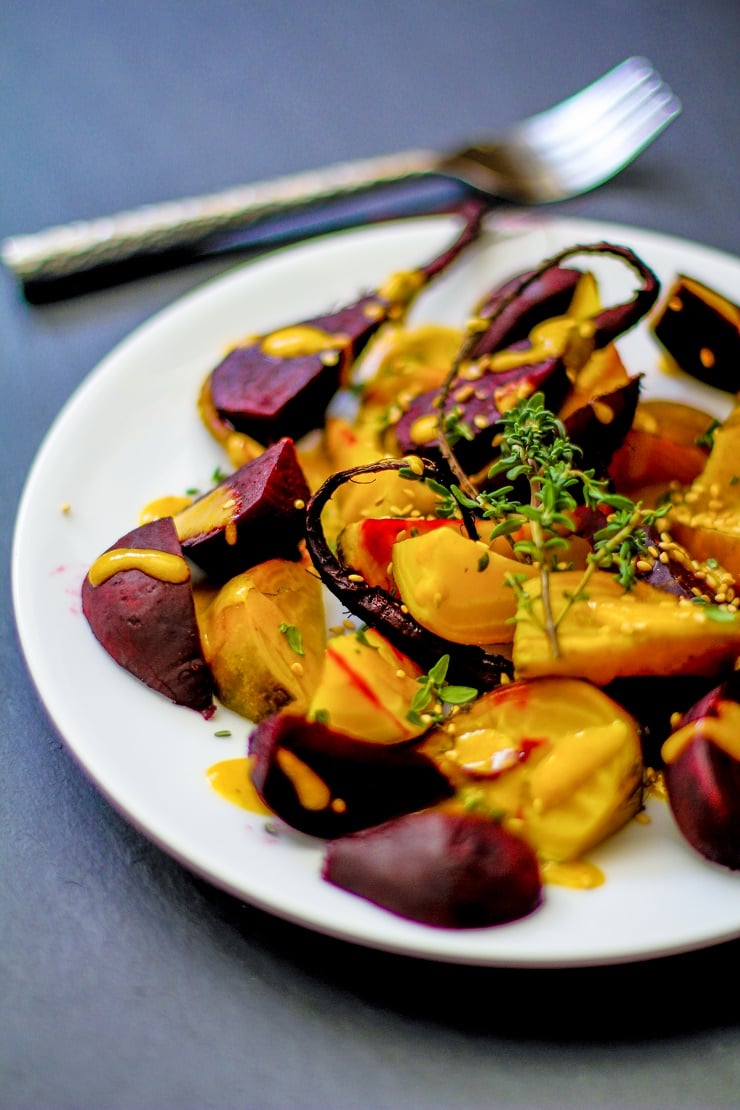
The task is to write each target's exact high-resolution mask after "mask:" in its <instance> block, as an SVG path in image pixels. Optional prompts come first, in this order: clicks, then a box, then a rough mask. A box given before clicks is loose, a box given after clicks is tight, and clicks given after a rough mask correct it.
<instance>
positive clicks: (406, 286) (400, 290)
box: [378, 270, 424, 303]
mask: <svg viewBox="0 0 740 1110" xmlns="http://www.w3.org/2000/svg"><path fill="white" fill-rule="evenodd" d="M423 284H424V275H423V273H422V272H421V270H399V271H398V272H397V273H395V274H391V275H390V277H388V278H386V280H385V281H384V282H383V284H382V285H381V287H380V289H379V290H378V296H379V297H380V298H381V299H382V300H384V301H391V302H393V303H398V302H399V301H401V302H404V303H405V302H406V301H410V300H411V298H412V297H414V296H416V294H417V293H418V292H419V290H420V289H421V287H422V285H423Z"/></svg>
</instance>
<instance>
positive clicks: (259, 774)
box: [249, 713, 453, 837]
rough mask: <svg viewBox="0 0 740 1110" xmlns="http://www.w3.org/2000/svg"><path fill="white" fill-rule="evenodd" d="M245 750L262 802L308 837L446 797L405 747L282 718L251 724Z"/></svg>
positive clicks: (434, 774)
mask: <svg viewBox="0 0 740 1110" xmlns="http://www.w3.org/2000/svg"><path fill="white" fill-rule="evenodd" d="M249 751H250V755H251V757H252V760H251V771H250V774H251V778H252V782H253V784H254V786H255V789H256V790H257V793H258V794H259V796H260V797H261V799H262V800H263V802H264V803H265V805H267V806H268V808H269V809H271V810H272V811H273V813H275V814H277V816H278V817H280V818H281V819H282V820H283V821H285V823H286V824H288V825H290V826H291V827H292V828H294V829H298V831H299V832H303V833H307V834H308V835H309V836H321V837H335V836H343V835H344V834H345V833H349V832H354V831H356V830H358V829H364V828H368V827H369V826H371V825H377V824H380V823H381V822H383V821H386V820H388V819H389V818H391V817H396V816H398V815H400V814H403V813H408V812H410V811H411V810H415V809H420V808H423V807H424V806H430V805H433V804H435V803H436V802H439V801H442V800H443V799H445V798H448V797H450V796H451V795H452V793H453V790H452V786H451V785H450V783H449V781H448V780H447V779H446V778H445V776H444V775H443V774H442V773H441V771H439V770H438V768H437V766H436V764H435V763H434V762H433V761H432V760H431V759H429V758H428V757H427V756H425V755H423V754H422V753H421V752H418V751H417V750H416V749H415V748H413V747H411V746H409V745H408V744H400V745H393V744H390V745H389V744H374V743H372V742H370V741H364V740H356V739H353V738H352V737H350V736H346V735H345V734H344V733H341V732H336V731H335V730H334V729H332V728H330V727H328V726H327V725H324V724H321V723H320V722H319V721H309V720H307V719H306V718H304V717H298V716H292V715H290V714H288V713H285V714H281V715H277V716H274V717H269V718H268V719H267V720H265V721H263V722H261V723H260V724H259V725H257V727H256V728H255V730H254V731H253V733H252V735H251V737H250V742H249Z"/></svg>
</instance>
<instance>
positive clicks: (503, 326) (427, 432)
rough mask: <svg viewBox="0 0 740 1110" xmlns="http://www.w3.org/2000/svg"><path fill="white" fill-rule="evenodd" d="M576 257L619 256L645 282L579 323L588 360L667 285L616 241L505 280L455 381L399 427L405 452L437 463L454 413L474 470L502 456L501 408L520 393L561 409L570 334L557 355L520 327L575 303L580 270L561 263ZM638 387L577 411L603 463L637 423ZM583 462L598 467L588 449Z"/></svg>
mask: <svg viewBox="0 0 740 1110" xmlns="http://www.w3.org/2000/svg"><path fill="white" fill-rule="evenodd" d="M577 254H603V255H609V256H613V257H615V258H618V259H620V260H621V261H622V262H624V263H625V265H627V266H628V267H630V268H631V269H633V270H634V271H635V272H636V273H637V274H638V276H639V278H640V279H641V281H642V287H641V288H640V289H639V290H638V291H637V292H636V293H635V295H634V297H633V298H632V299H631V300H630V301H627V302H624V303H622V304H619V305H615V306H612V307H611V308H606V309H602V310H600V311H598V312H596V313H595V314H594V315H593V316H592V317H591V318H589V319H587V320H583V321H581V323H580V325H579V329H578V333H579V339H578V343H579V345H580V347H582V350H580V347H579V360H580V362H581V363H584V362H585V361H586V360H587V359H588V357H589V355H590V354H591V353H593V352H594V351H599V350H602V349H603V348H604V347H606V346H607V345H608V344H609V343H611V342H612V341H613V340H614V339H617V338H618V337H619V336H620V335H621V334H622V333H623V332H625V331H627V330H628V329H629V328H631V327H633V326H634V325H635V324H636V323H637V322H638V321H639V320H640V319H641V318H642V316H644V315H645V313H646V312H647V311H648V310H649V309H650V308H651V306H652V305H653V303H654V302H655V299H656V297H657V295H658V291H659V285H658V281H657V278H656V277H655V275H654V274H653V272H652V271H651V270H650V269H649V268H648V267H647V266H646V265H645V264H644V263H643V262H642V261H641V260H640V259H639V258H638V257H637V256H636V255H635V254H633V253H632V251H630V250H629V249H628V248H626V247H619V246H614V245H612V244H609V243H596V244H592V245H588V246H576V247H572V248H569V249H568V250H565V251H562V252H561V253H560V254H559V255H558V256H557V257H555V258H553V259H550V260H549V261H547V262H545V263H543V264H542V266H540V267H539V268H538V269H536V270H531V271H528V272H527V273H526V274H522V275H521V276H520V277H519V278H515V279H513V280H512V281H509V282H507V284H506V285H505V286H503V287H502V288H501V289H500V290H498V291H497V293H495V294H493V295H492V296H491V297H490V298H489V300H488V301H487V302H486V303H485V304H484V305H483V306H482V310H481V312H480V314H479V316H478V317H477V318H476V321H475V324H476V327H474V328H473V329H472V330H471V334H470V336H469V338H468V339H467V340H466V341H465V343H464V344H463V346H462V349H461V350H460V352H459V354H458V357H457V359H456V360H455V364H454V367H453V369H452V371H451V374H450V378H449V379H448V380H447V381H446V382H445V384H444V385H443V386H442V387H441V388H440V389H439V390H433V391H430V392H427V393H424V394H421V395H420V396H419V397H416V398H414V399H413V400H412V402H411V404H410V405H409V406H408V408H407V410H406V411H405V412H404V414H403V415H402V416H401V418H400V419H399V420H398V422H397V423H396V425H395V426H394V428H393V433H394V435H395V438H396V444H397V447H398V451H399V453H401V454H404V453H409V452H412V451H416V452H419V453H421V454H423V455H425V456H426V457H428V458H433V459H436V458H438V457H439V455H440V453H441V454H445V453H446V452H445V451H443V446H444V445H440V443H439V440H438V438H437V425H438V422H439V418H440V410H442V412H443V413H444V415H445V417H453V416H454V417H456V418H457V421H458V426H460V427H462V428H464V434H463V436H462V438H460V439H458V441H457V442H456V444H455V455H456V458H457V461H458V463H459V465H460V467H461V469H462V470H463V471H465V472H466V473H468V474H471V473H473V472H475V471H476V470H480V469H481V468H482V467H484V466H485V465H486V464H487V463H488V462H490V461H491V460H492V458H493V456H494V453H495V452H494V448H493V447H492V440H493V438H494V435H495V431H496V427H497V424H498V423H499V421H500V419H501V415H502V413H503V412H504V411H506V410H508V409H510V408H512V407H513V405H514V404H516V402H517V401H518V400H519V399H521V398H523V397H528V396H531V395H532V394H533V393H535V392H538V391H540V392H542V393H544V395H545V403H546V405H547V407H548V408H549V409H551V410H553V411H557V410H558V409H559V408H560V406H561V405H562V403H563V402H564V400H565V397H566V394H567V393H568V390H569V388H570V381H569V378H568V376H567V374H566V365H565V363H566V351H565V336H564V337H563V341H562V344H561V345H562V346H563V350H562V351H560V350H558V349H557V347H556V349H555V352H554V353H553V352H552V349H550V350H547V349H546V348H545V347H538V346H537V344H536V343H531V342H530V340H529V339H527V338H523V337H522V335H521V332H522V331H523V329H524V327H525V326H526V324H527V323H531V324H532V325H534V324H538V323H540V324H541V323H544V321H545V320H547V319H548V316H547V315H546V313H547V312H549V311H551V310H552V309H553V308H554V306H556V305H560V304H562V303H563V301H565V303H566V306H567V304H568V303H569V299H570V296H571V295H572V291H573V289H574V288H575V284H576V283H577V280H578V275H577V271H571V270H568V269H566V268H563V267H561V265H560V263H561V262H563V261H564V260H565V259H566V258H569V257H571V256H573V255H577ZM574 273H575V274H576V277H575V278H573V276H572V275H573V274H574ZM543 313H544V315H543ZM483 325H485V326H483ZM569 357H570V356H569ZM502 359H503V360H504V361H502ZM638 389H639V385H638V380H637V379H635V380H634V382H631V383H629V384H628V386H627V387H625V388H623V389H620V390H615V391H613V393H609V394H608V395H607V396H605V397H604V398H600V399H599V400H600V401H603V405H602V406H601V407H597V406H596V405H590V406H586V407H585V409H583V410H581V412H579V413H575V414H573V418H572V422H573V424H574V425H575V426H576V427H577V429H578V431H579V433H580V435H581V438H582V439H583V440H584V444H585V448H588V450H589V451H590V452H591V453H592V454H594V456H595V459H596V463H598V464H599V465H600V466H601V467H602V468H603V467H604V466H606V464H607V463H608V462H609V460H610V458H611V455H612V453H613V451H614V450H615V449H616V447H617V446H619V444H620V443H621V440H622V438H623V436H624V434H625V433H626V431H627V428H628V427H629V422H630V421H631V418H632V416H633V415H634V409H635V406H636V404H637V393H638ZM607 410H609V411H611V414H612V417H611V418H612V421H613V423H614V427H613V428H612V429H610V430H609V432H608V434H605V431H604V429H605V427H606V426H607V425H606V422H605V421H604V422H602V421H600V420H599V417H598V415H597V414H602V415H606V413H607ZM615 417H617V418H618V419H614V418H615ZM594 432H595V434H594ZM576 442H577V440H576ZM579 446H580V444H579ZM585 448H584V449H585ZM585 465H591V463H590V460H589V459H588V455H586V463H585Z"/></svg>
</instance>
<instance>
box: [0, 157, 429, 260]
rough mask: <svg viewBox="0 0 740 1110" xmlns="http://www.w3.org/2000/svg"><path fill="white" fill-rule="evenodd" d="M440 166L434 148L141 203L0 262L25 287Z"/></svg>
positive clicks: (50, 232)
mask: <svg viewBox="0 0 740 1110" xmlns="http://www.w3.org/2000/svg"><path fill="white" fill-rule="evenodd" d="M440 161H441V159H440V156H439V154H437V153H434V152H433V151H428V150H410V151H406V152H404V153H401V154H393V155H389V156H385V157H380V158H367V159H363V160H360V161H356V162H342V163H338V164H336V165H333V166H327V167H324V168H322V169H319V170H312V171H309V172H307V173H297V174H290V175H288V176H286V177H279V178H274V179H272V180H268V181H260V182H257V183H256V184H254V185H243V186H239V187H238V188H235V189H228V190H226V191H224V192H219V193H213V194H210V195H207V196H201V197H192V198H186V199H183V200H175V201H167V202H165V203H162V204H151V205H146V206H144V207H141V208H136V209H133V210H132V211H130V212H122V213H119V214H118V215H116V216H107V217H103V218H101V219H96V220H88V221H81V222H78V223H73V224H67V225H64V226H60V227H51V228H48V229H47V230H45V231H40V232H36V233H35V234H33V235H18V236H15V237H13V238H10V239H6V240H5V242H4V243H3V244H2V261H3V262H4V264H5V265H6V266H7V267H8V268H9V269H10V270H12V271H13V273H15V275H16V276H17V277H18V278H19V279H20V280H21V281H24V282H26V281H33V280H45V279H52V278H59V277H64V276H65V275H69V274H76V273H80V272H84V271H85V270H92V269H95V268H97V267H98V266H105V265H109V264H115V263H117V262H121V261H124V260H127V259H130V258H132V257H134V256H136V255H138V254H145V253H156V252H163V251H166V250H172V249H176V248H177V247H179V246H183V247H185V246H188V245H192V244H193V243H194V242H197V241H198V240H199V239H202V238H205V237H206V236H208V235H210V234H212V233H214V232H218V231H226V230H229V229H231V228H243V227H244V226H245V224H247V223H249V222H251V221H253V220H254V221H256V220H258V219H261V218H262V217H264V216H269V215H270V214H272V213H275V212H278V211H285V210H286V209H290V208H293V207H296V206H299V205H307V204H311V203H315V202H319V201H323V200H328V199H330V198H332V197H338V196H344V195H347V194H351V193H353V192H356V191H359V190H362V189H368V188H370V187H371V186H372V185H375V184H381V183H383V182H391V181H398V180H402V179H403V178H406V177H411V176H415V175H418V174H425V173H430V172H432V171H434V170H435V169H436V168H438V167H439V165H440Z"/></svg>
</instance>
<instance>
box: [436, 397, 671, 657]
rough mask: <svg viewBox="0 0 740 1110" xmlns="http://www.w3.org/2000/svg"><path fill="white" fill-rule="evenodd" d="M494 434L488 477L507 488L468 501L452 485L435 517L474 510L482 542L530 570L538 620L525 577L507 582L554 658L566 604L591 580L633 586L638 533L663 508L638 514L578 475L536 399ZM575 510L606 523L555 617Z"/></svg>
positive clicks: (568, 444) (554, 421) (573, 456)
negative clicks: (499, 545) (506, 549)
mask: <svg viewBox="0 0 740 1110" xmlns="http://www.w3.org/2000/svg"><path fill="white" fill-rule="evenodd" d="M499 426H500V428H501V441H500V454H499V457H498V459H497V460H496V462H494V463H493V465H492V466H491V468H490V470H489V472H488V476H489V478H492V479H501V478H502V477H503V478H505V479H506V482H507V484H504V485H499V486H497V487H496V488H494V489H492V490H487V491H482V492H477V491H475V490H474V491H473V495H472V496H471V494H470V493H468V492H463V491H462V490H461V489H460V487H459V486H457V485H451V486H450V488H449V490H447V491H445V497H444V498H442V499H441V513H442V515H443V516H446V515H449V514H450V512H451V507H452V505H453V504H454V503H459V504H463V505H465V506H466V507H467V508H471V509H473V508H474V509H476V510H477V512H478V513H479V515H480V516H481V517H482V518H483V519H484V520H490V521H491V522H492V523H493V528H492V530H491V532H490V535H489V540H494V539H496V538H498V537H500V536H506V537H507V538H508V539H509V542H510V544H511V548H512V554H513V555H514V557H515V558H516V559H518V560H519V561H520V562H522V563H525V564H530V565H534V566H536V567H537V569H538V573H539V578H540V593H541V601H542V607H543V618H542V620H540V618H539V617H537V615H536V614H535V612H534V610H533V607H532V599H531V598H530V597H529V594H528V592H527V589H526V581H527V575H526V574H521V575H518V574H514V575H510V576H509V580H508V582H509V585H510V587H511V588H512V589H513V590H514V592H515V594H516V596H517V600H518V602H519V603H520V606H521V609H522V610H525V611H527V613H528V615H529V617H530V619H532V620H535V621H536V622H537V623H538V624H539V625H540V627H541V628H542V629H543V631H544V632H545V634H546V635H547V637H548V639H549V641H550V644H551V647H552V651H553V654H554V656H555V657H556V658H557V657H558V655H559V654H560V647H559V643H558V636H557V630H558V627H559V625H560V624H561V622H562V620H563V618H564V617H565V615H566V613H567V612H568V611H569V610H570V608H571V607H572V606H573V604H574V603H575V602H576V601H579V600H582V599H584V598H586V597H587V593H586V590H587V586H588V583H589V581H590V579H591V577H592V576H593V574H594V572H595V571H596V570H598V569H611V570H613V571H614V572H615V574H616V577H617V580H618V581H619V582H620V584H621V585H622V586H623V587H624V589H627V590H628V589H630V588H631V587H632V586H633V585H634V583H635V580H636V568H635V562H636V559H637V558H638V557H639V556H640V555H641V554H644V553H645V552H646V551H647V548H648V546H649V540H648V537H647V534H646V531H645V529H646V528H648V527H650V526H652V525H654V524H655V523H656V522H657V521H658V519H659V518H660V517H662V516H664V515H665V513H666V512H667V511H668V506H667V505H665V506H662V507H660V508H658V509H645V508H643V506H642V504H641V503H640V502H637V503H635V502H633V501H631V500H630V499H629V498H628V497H624V496H623V495H621V494H618V493H615V492H613V490H612V489H611V488H610V485H609V482H608V480H607V479H602V478H597V477H596V474H595V471H594V470H592V469H582V467H581V466H580V459H581V455H582V452H581V450H580V448H579V447H578V446H577V445H576V444H574V443H573V442H572V441H571V440H570V439H569V437H568V435H567V432H566V429H565V427H564V425H563V423H562V421H560V420H559V419H558V417H557V416H555V414H554V413H552V412H550V411H549V410H548V409H547V408H546V407H545V400H544V397H543V395H542V394H541V393H536V394H534V395H533V396H531V397H529V398H526V399H524V400H522V401H520V402H519V404H518V405H516V406H515V407H514V408H512V409H510V410H509V412H507V413H505V414H504V415H503V416H502V419H501V423H500V425H499ZM579 505H583V506H585V507H586V508H587V509H591V510H595V511H597V512H599V513H600V514H601V516H602V517H603V518H604V521H605V523H604V525H603V527H602V528H600V529H599V530H598V531H597V532H596V533H595V535H594V537H593V549H592V551H591V552H590V553H589V555H588V557H587V560H586V567H585V568H584V571H583V574H582V576H581V579H580V581H579V583H578V586H577V588H576V589H575V590H574V591H573V592H572V593H570V594H569V595H568V596H567V597H566V599H565V604H564V606H563V607H562V609H561V610H560V612H559V613H558V615H557V617H556V616H555V615H554V613H553V608H552V597H551V585H552V582H551V579H552V575H553V574H555V573H557V572H558V571H559V570H562V569H565V568H566V566H567V565H568V564H567V562H566V563H563V555H564V553H565V552H566V551H567V548H568V537H569V536H571V535H573V534H574V532H575V531H576V526H575V523H574V518H573V514H574V512H575V510H576V509H577V508H578V507H579Z"/></svg>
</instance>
